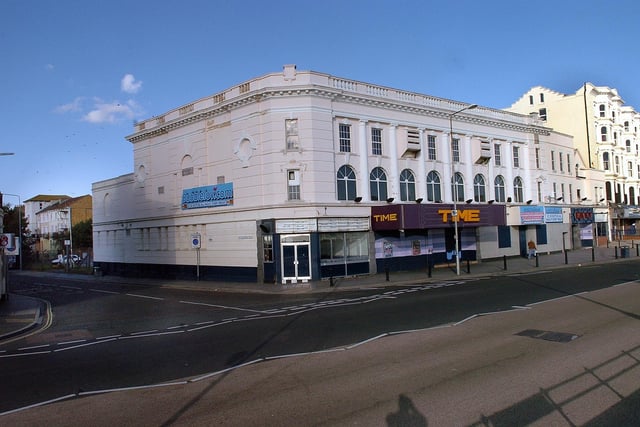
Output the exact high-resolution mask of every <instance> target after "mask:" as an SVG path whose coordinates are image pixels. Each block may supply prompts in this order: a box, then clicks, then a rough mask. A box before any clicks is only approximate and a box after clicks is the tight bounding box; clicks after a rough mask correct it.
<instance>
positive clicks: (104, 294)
mask: <svg viewBox="0 0 640 427" xmlns="http://www.w3.org/2000/svg"><path fill="white" fill-rule="evenodd" d="M629 266H630V264H607V265H594V266H590V267H582V268H577V269H563V270H554V271H553V272H551V271H544V270H543V271H539V272H536V273H535V274H529V275H505V276H504V277H500V278H495V277H494V278H492V279H490V280H488V279H481V280H462V281H457V282H442V283H429V284H424V285H416V286H407V287H401V288H379V289H371V290H366V291H355V292H340V293H328V294H306V295H251V294H242V295H237V294H221V293H208V292H199V291H185V290H180V289H160V288H153V287H147V288H140V287H135V286H126V285H123V286H117V287H108V288H104V287H103V288H97V287H96V286H98V285H96V284H95V283H93V284H86V285H84V284H80V283H73V284H66V283H64V282H47V283H32V284H29V285H24V286H22V287H21V288H20V289H12V291H13V292H17V293H20V294H23V295H30V296H35V297H38V298H43V299H46V300H48V301H49V302H50V303H51V306H52V312H53V322H52V324H51V326H50V327H49V328H48V329H47V330H46V331H43V332H41V333H39V334H36V335H33V336H31V337H28V338H25V339H23V340H20V341H16V342H12V343H10V344H8V345H4V346H0V351H1V352H0V362H1V363H2V371H1V374H0V395H1V396H2V397H3V398H2V400H1V402H0V412H6V411H10V410H13V409H16V408H21V407H25V406H28V405H31V404H36V403H39V402H43V401H48V400H50V399H56V398H59V397H63V396H68V395H72V394H76V393H78V392H91V391H97V390H110V389H117V388H124V387H134V386H141V385H149V384H158V383H162V382H167V381H172V380H175V379H180V378H193V377H197V376H201V375H204V374H207V373H211V372H217V371H220V370H224V369H226V368H229V367H233V366H237V365H241V364H244V363H250V362H252V361H255V360H259V359H264V358H268V357H277V356H283V355H293V354H299V353H307V352H315V351H322V350H326V349H333V348H340V347H344V346H349V345H351V344H354V343H362V342H364V341H366V340H369V339H371V338H373V337H377V336H380V335H382V334H385V333H390V332H400V331H407V330H415V329H425V328H432V327H437V326H440V325H450V324H455V323H456V322H461V321H464V320H465V319H468V318H471V317H473V316H476V315H479V314H483V313H493V312H509V311H510V310H513V309H514V307H515V308H518V307H525V306H527V305H530V304H536V303H539V302H542V301H548V300H553V299H557V298H565V297H567V296H569V295H578V298H579V297H580V294H581V293H582V292H589V291H594V290H597V289H603V288H607V287H610V286H614V285H619V284H620V283H625V282H631V281H635V280H637V279H638V273H637V271H636V270H635V269H632V268H629ZM593 304H596V305H597V304H602V303H596V302H594V303H593ZM608 309H609V310H611V311H616V312H617V313H618V314H619V315H622V316H625V317H628V318H630V319H634V320H639V319H640V317H639V316H638V313H637V312H626V311H625V310H624V309H621V308H616V307H613V306H612V307H609V308H608ZM568 332H571V331H568ZM636 344H638V341H637V340H636Z"/></svg>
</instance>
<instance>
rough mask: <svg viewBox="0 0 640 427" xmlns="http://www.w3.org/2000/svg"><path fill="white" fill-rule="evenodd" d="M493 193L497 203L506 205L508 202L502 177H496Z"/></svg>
mask: <svg viewBox="0 0 640 427" xmlns="http://www.w3.org/2000/svg"><path fill="white" fill-rule="evenodd" d="M493 192H494V193H495V197H496V202H498V203H504V202H505V201H506V200H507V197H506V194H505V188H504V178H503V177H502V175H498V176H496V177H495V179H494V180H493Z"/></svg>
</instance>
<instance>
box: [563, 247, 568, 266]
mask: <svg viewBox="0 0 640 427" xmlns="http://www.w3.org/2000/svg"><path fill="white" fill-rule="evenodd" d="M568 252H569V251H567V250H565V251H564V263H565V264H569V258H568Z"/></svg>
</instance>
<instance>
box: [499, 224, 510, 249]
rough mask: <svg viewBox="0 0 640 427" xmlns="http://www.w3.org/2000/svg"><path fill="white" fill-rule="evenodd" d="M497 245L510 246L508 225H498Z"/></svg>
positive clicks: (500, 246) (501, 246)
mask: <svg viewBox="0 0 640 427" xmlns="http://www.w3.org/2000/svg"><path fill="white" fill-rule="evenodd" d="M498 247H499V248H510V247H511V227H509V226H508V225H499V226H498Z"/></svg>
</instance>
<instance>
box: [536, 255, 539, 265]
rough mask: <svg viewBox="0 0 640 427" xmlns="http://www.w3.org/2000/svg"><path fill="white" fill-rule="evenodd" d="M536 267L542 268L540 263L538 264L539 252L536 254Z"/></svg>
mask: <svg viewBox="0 0 640 427" xmlns="http://www.w3.org/2000/svg"><path fill="white" fill-rule="evenodd" d="M536 267H540V263H539V262H538V252H536Z"/></svg>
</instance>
